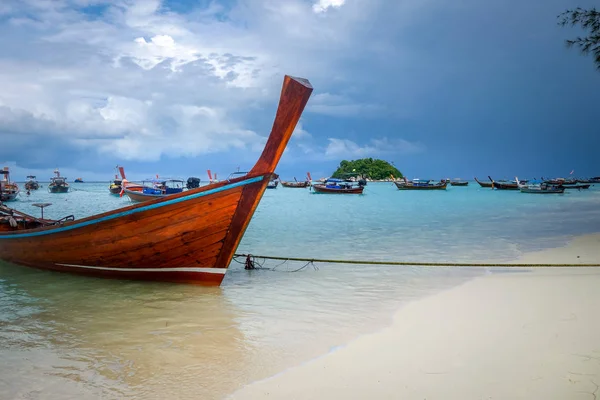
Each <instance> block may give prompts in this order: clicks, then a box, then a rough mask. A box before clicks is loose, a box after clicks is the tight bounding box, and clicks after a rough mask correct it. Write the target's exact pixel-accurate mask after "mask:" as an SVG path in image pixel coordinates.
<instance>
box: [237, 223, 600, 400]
mask: <svg viewBox="0 0 600 400" xmlns="http://www.w3.org/2000/svg"><path fill="white" fill-rule="evenodd" d="M577 255H579V256H580V259H577V258H576V256H577ZM574 260H581V261H580V262H582V263H593V262H598V261H600V236H598V235H596V236H587V237H583V238H578V239H576V240H575V241H573V242H572V243H570V244H569V245H568V246H567V247H565V248H561V249H553V250H550V251H544V252H539V253H531V254H528V255H526V256H524V257H523V259H522V260H520V261H523V262H531V263H543V262H558V263H561V262H573V261H574ZM598 385H600V268H544V269H535V270H532V271H528V272H514V273H501V274H493V275H489V276H486V277H482V278H477V279H475V280H473V281H470V282H468V283H466V284H464V285H462V286H459V287H457V288H454V289H450V290H448V291H445V292H442V293H439V294H437V295H434V296H431V297H428V298H425V299H422V300H419V301H416V302H414V303H411V304H408V305H407V306H405V307H404V308H402V309H401V310H400V311H398V313H397V314H396V315H395V317H394V322H393V324H392V326H391V327H389V328H387V329H385V330H383V331H380V332H377V333H374V334H371V335H367V336H362V337H360V338H358V339H356V340H354V341H352V342H350V343H349V344H348V345H346V346H345V347H343V348H341V349H339V350H337V351H335V352H333V353H330V354H328V355H326V356H324V357H321V358H318V359H316V360H313V361H311V362H308V363H306V364H303V365H300V366H298V367H294V368H291V369H289V370H287V371H284V372H283V373H281V374H279V375H277V376H275V377H272V378H269V379H267V380H264V381H260V382H256V383H254V384H252V385H249V386H247V387H245V388H244V389H242V390H240V391H239V392H237V393H235V394H234V395H232V396H231V398H232V399H235V400H240V399H265V398H266V399H345V400H348V399H372V400H375V399H377V400H379V399H428V400H434V399H461V400H469V399H507V400H508V399H511V400H512V399H560V400H578V399H582V400H583V399H596V398H597V399H600V390H599V387H598Z"/></svg>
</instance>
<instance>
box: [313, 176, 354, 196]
mask: <svg viewBox="0 0 600 400" xmlns="http://www.w3.org/2000/svg"><path fill="white" fill-rule="evenodd" d="M312 190H314V191H315V193H335V194H362V192H363V191H364V190H365V185H363V184H361V183H360V182H359V183H357V185H356V186H355V185H354V182H349V181H344V180H342V179H335V178H329V179H327V180H326V181H325V183H323V184H314V185H312Z"/></svg>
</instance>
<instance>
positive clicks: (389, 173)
mask: <svg viewBox="0 0 600 400" xmlns="http://www.w3.org/2000/svg"><path fill="white" fill-rule="evenodd" d="M349 175H354V176H360V177H362V178H365V179H368V180H372V181H380V180H390V179H392V177H393V179H398V178H403V175H402V173H401V172H400V171H399V170H398V169H397V168H396V167H394V166H393V165H391V164H390V163H388V162H387V161H384V160H379V159H373V158H361V159H359V160H351V161H347V160H342V161H341V162H340V166H339V167H338V169H336V170H335V172H334V173H333V174H332V175H331V177H332V178H346V177H348V176H349Z"/></svg>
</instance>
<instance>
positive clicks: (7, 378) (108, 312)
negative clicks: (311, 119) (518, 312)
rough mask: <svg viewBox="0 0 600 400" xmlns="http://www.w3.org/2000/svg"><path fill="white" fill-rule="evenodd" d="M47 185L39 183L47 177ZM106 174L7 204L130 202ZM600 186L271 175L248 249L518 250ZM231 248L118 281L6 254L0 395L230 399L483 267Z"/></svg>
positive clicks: (579, 214)
mask: <svg viewBox="0 0 600 400" xmlns="http://www.w3.org/2000/svg"><path fill="white" fill-rule="evenodd" d="M44 186H45V185H44ZM107 186H108V184H105V183H102V184H93V183H85V184H75V183H73V184H72V187H73V189H74V190H73V191H72V192H71V193H68V194H50V193H47V192H46V191H45V187H44V188H43V189H41V190H39V191H37V192H33V194H32V195H31V196H29V197H27V196H25V195H24V194H23V195H22V196H21V199H20V200H19V201H18V202H14V203H12V204H11V205H12V206H14V207H15V208H18V209H20V210H23V211H25V212H28V213H32V214H34V215H39V209H37V208H35V207H33V206H32V205H31V204H32V203H35V202H46V201H48V202H52V203H53V205H52V206H50V207H48V208H47V209H46V212H45V214H46V216H48V217H51V218H60V217H63V216H65V215H69V214H75V216H76V217H78V218H80V217H84V216H87V215H90V214H93V213H97V212H101V211H106V210H110V209H114V208H119V207H122V206H125V205H127V204H128V200H126V199H125V198H119V197H117V196H111V195H110V194H108V189H107ZM599 189H600V188H599V187H597V186H596V187H593V188H592V189H591V190H588V191H581V192H577V191H574V192H569V193H567V194H565V195H562V196H553V195H549V196H536V195H527V194H521V193H518V192H500V191H492V190H490V189H481V188H479V187H477V186H473V184H471V186H469V187H466V188H464V187H453V188H449V189H448V190H447V191H446V192H443V191H440V192H436V191H433V192H405V191H402V192H400V191H398V190H397V189H396V188H395V187H394V186H393V185H392V184H391V183H369V185H368V186H367V188H366V189H365V194H364V195H362V196H350V195H349V196H339V195H323V194H313V193H311V192H310V191H309V190H307V189H289V188H283V187H279V188H277V189H275V190H267V191H266V192H265V195H264V197H263V199H262V201H261V203H260V205H259V207H258V209H257V211H256V214H255V216H254V218H253V220H252V222H251V223H250V226H249V227H248V230H247V232H246V235H245V236H244V239H243V240H242V242H241V244H240V247H239V249H238V252H243V253H247V252H249V253H252V254H262V255H277V256H299V257H302V256H307V257H326V258H336V259H337V258H342V259H345V258H349V259H365V260H373V259H377V260H401V261H404V260H414V261H416V260H418V261H427V260H431V261H438V260H447V261H460V260H465V261H476V260H487V259H512V258H515V257H517V256H518V255H519V254H520V253H521V252H522V251H528V250H535V249H540V248H544V247H553V246H556V245H557V244H562V243H564V241H565V240H568V239H569V238H570V237H572V236H573V235H579V234H584V233H590V232H597V231H600V207H599V205H600V190H599ZM279 264H280V263H279V262H266V263H265V266H267V267H274V266H278V268H277V270H276V271H267V270H257V271H245V270H244V269H243V268H242V266H241V265H239V264H237V263H233V264H232V266H231V268H230V271H229V272H228V273H227V275H226V278H225V280H224V282H223V285H222V286H221V287H220V288H204V287H196V286H188V285H171V284H154V283H142V282H126V281H110V280H103V279H92V278H84V277H78V276H72V275H67V274H58V273H51V272H44V271H37V270H33V269H28V268H22V267H16V266H13V265H8V264H5V263H0V359H2V363H0V398H2V399H3V398H11V399H12V398H44V399H45V398H48V399H51V398H57V397H60V398H73V399H75V398H81V397H82V396H86V398H104V399H112V398H174V397H180V398H223V397H224V396H225V395H226V394H227V393H231V392H233V391H234V390H235V389H236V388H238V387H240V386H241V385H244V384H246V383H248V382H250V381H252V380H255V379H261V378H264V377H266V376H269V375H272V374H274V373H276V372H278V371H280V370H281V369H283V368H285V367H287V366H290V365H293V364H295V363H298V362H302V361H304V360H307V359H310V358H312V357H315V356H317V355H318V354H321V353H324V352H327V351H328V350H329V349H330V348H331V347H333V346H336V345H339V344H342V343H344V342H346V341H347V340H349V339H350V338H352V337H355V336H357V335H360V334H363V333H366V332H371V331H373V330H375V329H377V328H379V327H381V326H384V325H385V324H387V323H388V322H389V318H390V316H391V315H392V313H393V311H394V310H395V309H397V307H399V306H400V305H402V304H403V303H405V302H407V301H410V300H413V299H416V298H420V297H422V296H425V295H427V294H430V293H435V292H437V291H439V290H443V289H445V288H449V287H451V286H454V285H457V284H460V283H462V282H464V281H466V280H467V279H470V278H472V277H475V276H479V275H481V274H484V273H486V271H485V270H484V269H466V268H457V269H432V268H416V267H402V268H400V267H381V266H377V267H368V266H361V265H329V264H319V265H318V269H315V268H313V267H312V266H308V267H307V268H305V269H303V270H301V271H299V272H296V273H289V272H286V271H289V270H293V269H296V268H298V267H300V266H302V264H298V263H285V264H283V265H279Z"/></svg>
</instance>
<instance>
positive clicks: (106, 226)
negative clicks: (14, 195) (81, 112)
mask: <svg viewBox="0 0 600 400" xmlns="http://www.w3.org/2000/svg"><path fill="white" fill-rule="evenodd" d="M311 92H312V86H311V85H310V83H309V82H308V81H307V80H304V79H301V78H293V77H290V76H287V75H286V76H285V78H284V82H283V87H282V90H281V97H280V101H279V106H278V109H277V114H276V116H275V121H274V123H273V128H272V131H271V133H270V135H269V137H268V139H267V143H266V145H265V147H264V149H263V152H262V154H261V156H260V158H259V159H258V160H257V162H256V164H255V165H254V167H253V168H252V169H251V170H250V172H248V174H246V175H244V176H242V177H239V178H235V179H231V180H227V181H223V182H219V183H215V184H212V185H206V186H201V187H199V188H197V189H192V190H188V191H184V192H181V193H176V194H173V195H171V196H167V197H162V198H158V199H154V200H151V201H149V202H144V203H138V204H133V205H130V206H127V207H124V208H120V209H117V210H113V211H108V212H105V213H101V214H97V215H92V216H89V217H86V218H83V219H81V220H73V221H72V220H70V218H66V219H64V220H62V221H61V220H58V221H49V220H42V219H39V218H35V217H33V216H30V215H25V214H23V213H20V215H19V216H18V218H15V219H16V221H14V222H15V223H9V222H5V221H4V220H3V219H0V259H1V260H4V261H7V262H11V263H14V264H20V265H24V266H29V267H36V268H42V269H48V270H54V271H64V272H71V273H78V274H85V275H92V276H98V277H106V278H120V279H141V280H156V281H165V282H180V283H183V282H186V283H198V284H206V285H219V284H220V283H221V281H222V280H223V277H224V275H225V272H226V271H227V268H228V266H229V263H230V262H231V260H232V258H233V255H234V252H235V250H236V248H237V246H238V244H239V242H240V240H241V238H242V236H243V234H244V232H245V230H246V227H247V226H248V223H249V222H250V219H251V218H252V215H253V214H254V211H255V209H256V207H257V205H258V203H259V201H260V199H261V197H262V195H263V193H264V191H265V189H266V186H267V184H268V183H269V181H270V180H271V177H272V176H273V173H274V171H275V167H276V166H277V164H278V162H279V160H280V158H281V155H282V154H283V151H284V150H285V147H286V145H287V143H288V141H289V139H290V137H291V135H292V133H293V131H294V128H295V127H296V124H297V122H298V120H299V119H300V116H301V115H302V111H303V110H304V107H305V105H306V103H307V102H308V100H309V98H310V94H311Z"/></svg>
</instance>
